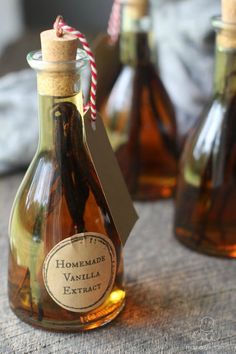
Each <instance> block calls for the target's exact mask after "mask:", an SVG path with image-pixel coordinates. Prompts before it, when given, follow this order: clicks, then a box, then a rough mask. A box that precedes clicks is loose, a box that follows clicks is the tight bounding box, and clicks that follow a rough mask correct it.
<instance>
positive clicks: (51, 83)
mask: <svg viewBox="0 0 236 354" xmlns="http://www.w3.org/2000/svg"><path fill="white" fill-rule="evenodd" d="M40 38H41V47H42V59H43V61H45V62H48V70H47V65H46V69H45V70H43V71H42V72H39V73H38V91H39V93H40V94H42V95H48V96H59V97H63V96H71V95H73V94H74V91H75V90H74V87H75V83H76V81H77V80H78V77H77V75H76V73H75V71H71V70H69V69H68V66H67V65H66V62H68V61H73V60H75V59H76V53H77V48H78V38H77V37H76V36H74V35H72V34H68V33H62V32H58V30H54V29H51V30H47V31H44V32H42V33H41V34H40ZM52 63H53V65H52ZM63 63H64V64H63Z"/></svg>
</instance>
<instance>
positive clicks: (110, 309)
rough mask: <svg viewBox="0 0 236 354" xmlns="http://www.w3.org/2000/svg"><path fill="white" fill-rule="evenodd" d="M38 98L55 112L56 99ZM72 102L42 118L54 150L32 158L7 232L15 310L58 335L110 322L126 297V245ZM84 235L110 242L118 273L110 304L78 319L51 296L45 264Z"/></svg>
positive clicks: (41, 152) (19, 314) (62, 105)
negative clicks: (51, 254) (62, 244)
mask: <svg viewBox="0 0 236 354" xmlns="http://www.w3.org/2000/svg"><path fill="white" fill-rule="evenodd" d="M41 100H42V104H43V105H44V107H45V106H46V108H47V105H48V108H49V107H51V101H52V99H50V98H47V97H42V98H41ZM55 101H56V100H55ZM70 101H72V102H73V99H71V100H67V101H65V102H60V103H55V104H54V105H53V106H52V107H53V108H52V110H51V113H50V115H49V116H47V117H45V121H47V120H51V119H52V120H53V132H54V133H53V134H54V143H55V146H54V149H53V150H48V151H47V150H44V151H40V152H39V153H38V154H37V155H36V157H35V159H34V160H33V163H32V164H31V167H30V169H29V171H28V172H27V175H26V177H25V179H24V181H23V184H22V186H21V188H20V190H19V193H18V196H17V199H16V202H15V204H14V207H13V213H12V218H11V228H10V229H11V232H10V256H9V300H10V305H11V307H12V309H13V311H14V312H15V313H16V314H17V315H18V316H19V317H20V318H22V319H23V320H25V321H27V322H29V323H31V324H33V325H35V326H40V327H44V328H48V329H54V330H60V331H74V330H78V329H90V328H95V327H98V326H100V325H101V324H104V323H106V322H109V321H110V320H111V319H112V318H114V317H115V316H116V315H117V314H118V313H119V311H120V310H121V308H122V307H123V304H124V298H125V292H124V290H123V283H122V279H123V256H122V245H121V242H120V239H119V236H118V234H117V232H116V229H115V227H114V224H113V221H112V219H111V216H110V214H109V209H108V207H107V204H106V201H105V197H104V195H103V193H102V190H101V186H100V184H99V182H98V179H97V176H96V174H95V171H94V168H93V166H92V164H91V162H90V160H89V158H88V156H87V154H86V151H85V149H84V146H83V136H82V119H81V117H80V115H79V113H78V111H77V109H76V106H75V104H74V103H72V102H70ZM46 111H49V112H50V110H49V109H48V110H47V109H46ZM86 231H91V232H97V233H101V234H103V235H105V236H107V237H109V238H110V239H111V241H112V242H113V244H114V246H115V249H116V256H117V262H118V267H117V274H116V277H115V283H114V287H113V289H112V291H111V293H110V294H109V296H108V297H107V299H106V301H105V302H104V303H103V304H102V305H101V306H99V307H98V308H97V309H95V310H92V311H90V312H88V313H75V312H71V311H67V310H65V309H63V308H61V307H60V306H58V305H57V304H56V303H55V302H54V301H53V300H52V298H51V297H50V296H49V294H48V292H47V291H46V288H45V285H44V281H43V278H42V266H43V261H44V259H45V257H46V255H47V254H48V253H49V252H50V250H51V249H52V248H53V247H54V246H55V245H56V244H58V243H59V242H60V241H62V240H63V239H65V238H67V237H69V236H72V235H75V234H77V233H82V232H86Z"/></svg>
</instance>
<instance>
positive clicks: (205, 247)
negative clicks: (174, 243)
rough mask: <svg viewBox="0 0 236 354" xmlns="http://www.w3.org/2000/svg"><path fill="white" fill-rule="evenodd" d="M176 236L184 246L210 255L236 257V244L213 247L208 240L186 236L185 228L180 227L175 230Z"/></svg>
mask: <svg viewBox="0 0 236 354" xmlns="http://www.w3.org/2000/svg"><path fill="white" fill-rule="evenodd" d="M174 234H175V238H176V239H177V240H178V241H180V242H181V243H182V244H183V245H184V246H186V247H188V248H190V249H191V250H193V251H196V252H198V253H201V254H206V255H208V256H214V257H222V258H232V259H233V258H236V245H235V246H225V245H224V246H223V245H218V246H217V245H215V246H214V247H212V246H211V245H209V244H207V243H206V242H201V240H200V241H199V239H194V238H191V236H189V234H188V236H186V235H185V234H184V232H183V230H182V229H181V231H180V229H179V228H177V229H175V231H174Z"/></svg>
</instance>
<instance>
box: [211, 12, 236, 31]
mask: <svg viewBox="0 0 236 354" xmlns="http://www.w3.org/2000/svg"><path fill="white" fill-rule="evenodd" d="M211 23H212V26H213V28H214V29H215V31H216V32H218V31H222V30H224V31H229V32H233V33H234V32H235V34H236V24H235V23H230V22H224V21H223V20H222V17H221V16H214V17H212V19H211Z"/></svg>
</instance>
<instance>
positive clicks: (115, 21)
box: [107, 0, 121, 42]
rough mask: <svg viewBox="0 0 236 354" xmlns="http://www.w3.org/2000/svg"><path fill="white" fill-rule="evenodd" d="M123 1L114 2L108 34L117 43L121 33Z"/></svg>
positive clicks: (116, 0) (115, 0)
mask: <svg viewBox="0 0 236 354" xmlns="http://www.w3.org/2000/svg"><path fill="white" fill-rule="evenodd" d="M120 11H121V0H114V2H113V5H112V9H111V14H110V18H109V21H108V28H107V33H108V35H109V36H110V38H111V41H112V42H116V41H117V40H118V37H119V33H120V17H121V14H120Z"/></svg>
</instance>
